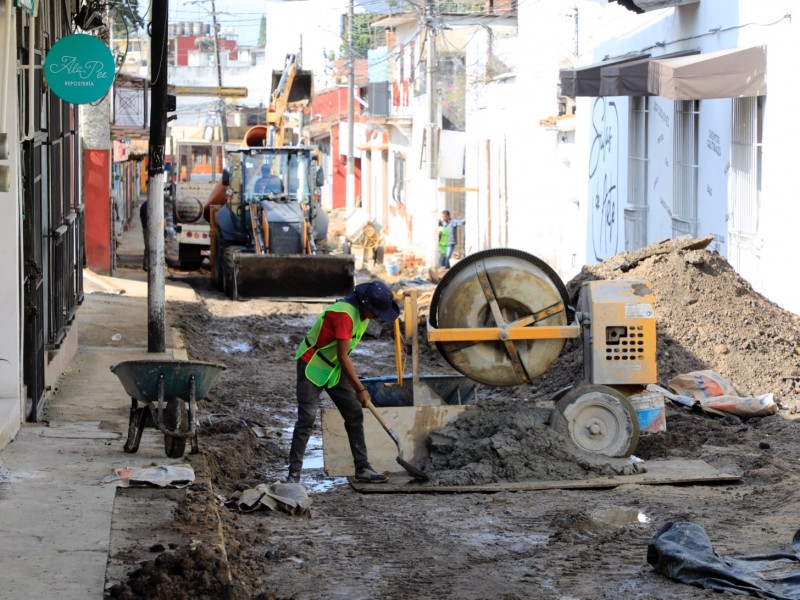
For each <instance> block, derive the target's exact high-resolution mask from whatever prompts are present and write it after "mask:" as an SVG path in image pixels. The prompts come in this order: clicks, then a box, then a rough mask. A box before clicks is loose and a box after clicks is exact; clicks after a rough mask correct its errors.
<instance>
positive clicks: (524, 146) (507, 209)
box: [465, 0, 598, 279]
mask: <svg viewBox="0 0 800 600" xmlns="http://www.w3.org/2000/svg"><path fill="white" fill-rule="evenodd" d="M570 4H572V3H570ZM595 4H598V3H597V2H590V1H586V0H584V1H579V2H578V5H579V10H583V7H584V5H586V6H588V8H587V11H589V12H591V10H590V9H591V8H592V5H595ZM573 11H574V7H573V6H565V4H564V3H563V2H559V1H558V0H541V1H540V2H537V3H520V6H519V11H518V35H517V40H516V44H515V45H516V58H515V62H516V65H515V67H514V75H515V77H514V78H513V79H508V80H506V81H497V82H494V83H490V84H489V85H488V86H487V87H486V88H485V89H481V87H482V86H481V85H480V79H479V73H480V71H481V69H482V68H484V66H485V60H486V57H487V55H488V44H489V38H488V36H487V35H485V33H484V32H481V33H478V34H476V35H475V36H474V38H473V39H472V41H471V45H470V47H469V48H468V51H467V52H468V53H467V60H466V62H467V65H471V67H470V68H471V71H472V76H471V77H470V76H468V80H469V81H471V82H476V81H477V82H478V84H477V85H474V86H473V87H472V88H471V89H469V90H468V105H467V110H468V120H467V137H468V144H467V158H466V173H467V179H466V182H465V185H466V186H467V187H477V188H478V191H477V192H470V193H468V194H467V215H466V218H467V227H466V240H465V241H466V250H467V252H472V251H476V250H482V249H485V248H490V247H494V248H496V247H499V246H501V245H504V246H508V247H511V248H516V249H520V250H524V251H527V252H530V253H532V254H534V255H536V256H538V257H540V258H541V259H543V260H544V261H545V262H547V263H548V264H549V265H551V266H552V267H553V268H554V269H555V270H556V272H558V274H559V275H560V276H561V277H562V278H563V279H568V278H570V277H571V276H572V275H574V274H575V273H576V272H577V271H578V270H579V269H580V266H581V265H582V264H583V256H584V254H585V247H586V231H585V225H584V223H585V222H586V219H585V215H586V200H585V193H583V192H582V190H584V189H585V181H586V180H585V178H583V179H582V181H583V182H584V185H583V186H580V187H578V186H576V178H575V176H574V175H573V173H574V172H575V170H582V169H583V165H584V164H585V162H586V160H585V158H584V157H583V156H582V155H581V154H577V153H575V152H574V149H575V145H576V139H575V137H574V135H573V132H572V130H573V128H572V127H571V124H570V123H568V122H563V123H559V124H558V125H557V126H552V127H545V126H542V125H540V121H541V120H544V119H546V118H547V117H550V116H555V115H557V114H558V106H557V85H558V71H559V67H560V66H562V65H563V63H564V61H570V60H571V59H572V54H573V52H574V41H573V34H574V28H575V24H574V18H573V14H574V12H573ZM595 12H596V11H595ZM487 141H488V143H489V148H490V150H489V157H488V158H489V164H488V166H487V150H486V144H487ZM490 177H491V181H489V178H490Z"/></svg>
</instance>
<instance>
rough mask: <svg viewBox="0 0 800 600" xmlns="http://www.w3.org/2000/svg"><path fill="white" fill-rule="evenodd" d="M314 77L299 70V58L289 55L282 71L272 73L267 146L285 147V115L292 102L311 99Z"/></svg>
mask: <svg viewBox="0 0 800 600" xmlns="http://www.w3.org/2000/svg"><path fill="white" fill-rule="evenodd" d="M313 91H314V77H313V74H312V72H311V71H303V70H301V69H298V64H297V56H296V55H295V54H287V55H286V60H285V61H284V67H283V70H282V71H273V72H272V95H271V96H270V101H269V106H268V107H267V139H266V144H265V145H267V146H283V145H284V122H283V115H284V113H285V112H286V108H287V107H288V106H289V104H290V103H291V102H302V101H308V100H310V99H311V96H312V95H313Z"/></svg>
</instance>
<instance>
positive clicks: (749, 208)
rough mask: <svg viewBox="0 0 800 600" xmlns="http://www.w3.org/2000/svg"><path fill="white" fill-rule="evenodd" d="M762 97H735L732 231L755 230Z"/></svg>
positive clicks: (743, 232) (750, 232) (732, 145)
mask: <svg viewBox="0 0 800 600" xmlns="http://www.w3.org/2000/svg"><path fill="white" fill-rule="evenodd" d="M763 112H764V107H763V102H762V97H761V96H759V97H750V98H734V100H733V124H732V129H733V130H732V132H731V179H730V185H731V194H730V198H731V211H730V212H731V225H730V227H731V230H732V231H734V232H736V233H738V234H742V235H754V234H756V233H757V232H758V212H759V210H758V209H759V192H760V191H761V128H762V127H761V123H762V118H763Z"/></svg>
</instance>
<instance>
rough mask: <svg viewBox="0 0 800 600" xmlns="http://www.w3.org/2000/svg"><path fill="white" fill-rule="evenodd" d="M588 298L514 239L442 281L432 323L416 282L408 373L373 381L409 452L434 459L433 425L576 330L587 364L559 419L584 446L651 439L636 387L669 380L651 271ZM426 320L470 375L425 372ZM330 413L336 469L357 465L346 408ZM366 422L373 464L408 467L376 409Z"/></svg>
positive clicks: (328, 445)
mask: <svg viewBox="0 0 800 600" xmlns="http://www.w3.org/2000/svg"><path fill="white" fill-rule="evenodd" d="M579 298H580V299H579V301H578V303H577V307H575V308H573V307H572V306H571V303H570V298H569V296H568V294H567V290H566V287H565V286H564V284H563V282H562V281H561V279H560V278H559V277H558V275H557V274H556V273H555V271H553V269H552V268H550V267H549V266H548V265H547V264H546V263H545V262H544V261H542V260H541V259H539V258H537V257H535V256H533V255H531V254H528V253H526V252H521V251H519V250H514V249H508V248H504V249H494V250H485V251H482V252H477V253H475V254H471V255H469V256H467V257H466V258H464V259H463V260H461V261H459V262H458V263H457V264H456V265H455V266H454V267H453V268H452V269H450V270H449V271H448V272H447V274H446V275H445V276H444V277H443V278H442V280H441V281H440V282H439V284H438V286H437V287H436V289H435V291H434V292H433V296H432V298H431V304H430V312H429V315H428V319H427V322H425V323H423V320H422V319H420V318H419V317H418V308H419V307H418V302H417V290H415V289H413V288H411V289H410V290H408V291H407V292H405V294H404V304H405V307H404V321H405V332H404V334H402V335H401V332H400V327H399V325H397V326H396V328H395V341H396V345H395V351H396V353H397V363H398V365H397V376H396V377H381V378H371V379H362V380H361V381H362V383H363V384H364V386H365V387H367V389H369V391H370V395H371V396H372V397H373V398H374V401H375V403H376V405H378V406H379V410H380V411H381V413H382V416H383V418H384V419H386V420H388V421H391V423H392V428H393V430H394V431H395V433H396V434H397V435H398V436H399V438H400V440H401V442H402V444H403V447H405V448H407V449H409V454H408V456H407V459H408V460H411V461H412V462H415V463H416V461H418V460H424V459H425V457H426V456H427V446H426V440H427V437H428V435H429V434H430V432H431V431H434V430H436V429H438V428H440V427H442V426H444V425H446V424H447V423H449V422H451V421H453V420H454V419H456V418H458V417H459V416H460V415H462V414H463V413H464V412H465V411H467V410H470V404H471V402H472V401H471V399H470V396H473V387H474V385H475V382H478V383H480V384H484V385H487V386H493V387H508V386H517V385H524V384H526V383H528V382H530V381H531V380H532V379H534V378H536V377H539V376H541V375H542V374H544V373H546V372H547V371H548V369H550V368H551V367H552V366H553V365H554V363H555V362H556V360H557V359H558V358H559V356H560V354H561V352H562V350H563V348H564V345H565V343H566V340H568V339H576V340H577V339H580V340H581V343H582V348H583V373H580V372H578V373H575V384H574V385H573V386H572V387H571V388H570V389H569V391H567V392H566V393H563V394H560V395H557V397H556V403H555V407H554V409H553V411H552V416H551V418H550V427H552V428H553V429H555V430H556V431H557V432H559V433H560V434H561V435H562V436H563V437H564V438H565V440H567V442H568V443H571V444H572V445H573V446H574V448H575V449H576V450H577V451H578V452H579V453H583V454H585V455H601V456H607V457H628V456H630V455H631V454H632V453H633V451H634V449H635V448H636V444H637V443H638V440H639V420H638V416H637V414H636V411H635V409H634V403H635V402H636V396H637V395H639V394H643V393H644V391H645V389H644V386H646V385H647V384H651V383H655V382H656V380H657V369H656V320H655V312H654V307H655V300H654V297H653V291H652V286H651V285H650V284H649V283H648V282H646V281H644V280H640V279H636V280H634V279H630V280H624V279H620V280H614V281H589V282H586V283H584V284H583V286H582V289H581V292H580V297H579ZM396 323H397V322H396ZM421 324H423V325H424V326H426V328H427V329H426V332H425V333H426V337H427V340H428V341H429V342H434V343H435V344H436V347H437V348H438V350H439V352H440V353H441V355H442V356H443V357H444V358H445V359H446V360H447V362H449V363H450V365H451V366H452V367H453V368H454V369H455V370H456V371H458V372H459V373H461V375H463V376H464V377H462V378H461V380H462V381H458V380H457V379H458V376H453V375H450V376H435V375H425V374H420V372H419V354H420V352H419V347H418V346H419V337H420V336H419V335H418V328H419V327H420V325H421ZM401 340H403V341H404V342H405V346H406V347H408V346H410V348H411V352H410V355H411V359H412V360H411V362H412V369H411V370H412V376H411V378H408V377H406V376H405V374H404V369H403V360H402V354H403V352H402V346H403V343H402V341H401ZM431 382H432V383H431ZM465 400H466V401H465ZM322 421H323V448H324V452H325V472H326V473H327V474H328V475H331V476H344V475H350V474H352V473H351V472H350V471H351V470H352V459H351V458H350V454H349V449H348V448H349V447H348V445H347V436H346V435H345V433H344V429H343V425H342V423H340V421H341V418H340V417H338V414H337V411H336V410H334V409H330V410H323V414H322ZM365 432H366V437H367V445H368V446H369V448H370V460H371V462H372V465H373V467H374V468H376V469H379V470H381V471H387V472H393V471H392V469H393V468H394V469H395V470H396V467H395V466H394V464H393V463H394V458H395V449H394V448H393V447H391V446H390V445H388V444H387V443H386V442H385V440H384V439H383V438H385V437H386V435H385V434H384V433H383V432H382V431H377V430H375V431H373V430H371V429H370V427H369V421H366V422H365Z"/></svg>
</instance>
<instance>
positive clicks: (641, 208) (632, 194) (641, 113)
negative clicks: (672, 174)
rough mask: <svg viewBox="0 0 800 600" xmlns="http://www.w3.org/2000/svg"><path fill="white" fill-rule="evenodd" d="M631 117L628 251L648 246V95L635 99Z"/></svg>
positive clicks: (627, 224) (626, 212)
mask: <svg viewBox="0 0 800 600" xmlns="http://www.w3.org/2000/svg"><path fill="white" fill-rule="evenodd" d="M630 106H631V107H630V115H629V117H628V204H627V206H625V249H626V250H635V249H636V248H641V247H643V246H645V245H647V112H648V108H649V107H648V99H647V97H645V96H634V97H632V98H631V105H630Z"/></svg>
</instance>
